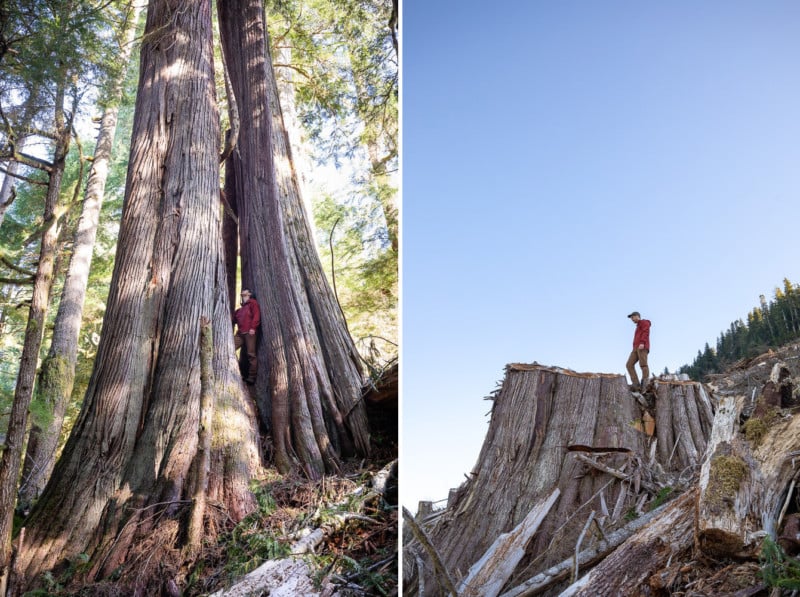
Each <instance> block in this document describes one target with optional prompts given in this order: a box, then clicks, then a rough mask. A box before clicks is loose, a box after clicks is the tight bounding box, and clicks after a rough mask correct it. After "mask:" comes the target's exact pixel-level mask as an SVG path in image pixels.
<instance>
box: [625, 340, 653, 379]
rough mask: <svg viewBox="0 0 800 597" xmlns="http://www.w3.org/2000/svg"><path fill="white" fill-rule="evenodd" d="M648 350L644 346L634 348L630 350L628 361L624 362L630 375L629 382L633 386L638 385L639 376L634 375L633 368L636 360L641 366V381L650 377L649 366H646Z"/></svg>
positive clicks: (634, 370)
mask: <svg viewBox="0 0 800 597" xmlns="http://www.w3.org/2000/svg"><path fill="white" fill-rule="evenodd" d="M649 352H650V351H649V350H647V349H646V348H642V349H637V348H634V349H633V351H632V352H631V356H629V357H628V362H627V363H625V367H627V369H628V375H630V376H631V383H632V384H633V385H635V386H638V385H639V378H638V377H636V369H635V368H634V365H635V364H636V363H637V362H638V363H639V366H640V367H641V368H642V381H647V380H648V379H650V367H648V366H647V354H648V353H649Z"/></svg>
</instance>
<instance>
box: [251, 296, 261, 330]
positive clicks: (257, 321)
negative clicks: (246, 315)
mask: <svg viewBox="0 0 800 597" xmlns="http://www.w3.org/2000/svg"><path fill="white" fill-rule="evenodd" d="M250 302H251V303H253V306H252V307H250V311H251V315H252V316H253V327H252V328H250V333H251V334H255V333H256V330H257V329H258V326H260V325H261V309H260V308H259V306H258V302H257V301H256V300H255V299H250Z"/></svg>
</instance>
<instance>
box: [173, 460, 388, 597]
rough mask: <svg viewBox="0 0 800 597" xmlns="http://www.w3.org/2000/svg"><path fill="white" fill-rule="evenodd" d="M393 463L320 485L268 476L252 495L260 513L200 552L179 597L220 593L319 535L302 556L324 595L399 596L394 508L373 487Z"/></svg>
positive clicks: (350, 470)
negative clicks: (181, 595) (312, 536)
mask: <svg viewBox="0 0 800 597" xmlns="http://www.w3.org/2000/svg"><path fill="white" fill-rule="evenodd" d="M384 456H386V455H384ZM391 463H392V460H391V459H387V458H385V457H384V458H380V459H373V460H371V461H369V462H365V461H350V462H346V463H344V466H343V469H342V473H341V475H340V476H335V477H325V478H324V479H323V480H322V481H319V482H312V481H308V480H307V479H302V478H299V477H286V476H280V475H278V474H277V473H273V474H271V475H269V476H268V477H267V478H265V479H264V480H263V481H261V482H259V483H258V485H257V487H256V490H255V491H256V496H257V497H258V502H259V510H258V511H257V512H255V513H253V514H251V515H250V516H248V517H247V518H246V519H245V520H244V521H242V522H241V523H239V524H238V525H237V526H236V527H234V529H233V530H232V531H231V532H229V533H226V534H224V535H223V536H222V537H221V539H220V541H219V542H217V543H216V544H215V545H213V546H209V547H208V548H207V549H206V550H205V551H204V553H203V555H202V557H201V558H200V559H199V560H198V562H197V564H196V565H195V567H194V569H193V570H192V571H190V572H189V574H188V576H187V579H186V580H187V584H186V589H185V590H184V592H183V595H208V594H210V593H214V592H215V591H218V590H220V589H224V588H225V587H228V586H230V585H232V584H234V583H235V582H236V581H237V579H239V578H241V577H243V576H244V575H246V574H247V573H249V572H251V571H252V570H254V569H256V568H257V567H258V566H260V565H261V564H263V563H264V562H265V561H267V560H275V559H280V558H285V557H288V556H289V554H290V553H291V552H292V551H293V549H292V548H293V547H296V546H297V545H298V542H299V541H303V539H302V537H303V536H306V537H309V536H310V534H309V531H313V530H317V529H320V530H319V531H317V533H316V535H315V536H316V537H317V538H318V539H321V541H320V542H319V543H318V544H317V545H315V546H314V547H313V548H311V549H309V553H306V554H304V555H303V556H301V557H302V558H303V559H304V560H305V562H306V563H307V564H308V567H309V569H310V571H311V577H312V581H313V583H314V585H315V586H316V587H319V588H320V591H321V592H325V591H323V589H325V590H326V591H327V593H329V594H330V593H331V592H335V594H336V595H353V596H358V595H387V596H389V595H397V594H398V580H397V579H398V568H397V567H398V557H397V554H398V524H397V504H396V503H394V504H391V503H389V502H387V500H386V499H385V497H384V496H383V495H381V494H379V493H377V492H375V491H373V490H372V489H371V485H372V481H373V479H374V478H375V476H376V475H379V473H380V471H381V470H383V469H385V468H386V467H387V465H390V464H391ZM390 501H395V502H396V500H390ZM306 542H308V540H306ZM294 551H296V550H294Z"/></svg>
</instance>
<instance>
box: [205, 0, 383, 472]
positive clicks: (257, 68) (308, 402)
mask: <svg viewBox="0 0 800 597" xmlns="http://www.w3.org/2000/svg"><path fill="white" fill-rule="evenodd" d="M218 14H219V16H220V35H221V39H222V45H223V51H224V53H225V57H226V64H227V65H228V68H229V72H230V79H231V86H232V88H233V92H234V94H235V96H236V102H237V106H238V109H239V111H240V113H241V114H248V115H249V117H248V118H243V119H242V120H241V127H240V130H239V137H238V143H237V151H235V152H234V153H233V154H232V155H231V156H230V158H228V163H227V168H228V169H229V170H230V171H231V174H230V176H231V179H230V180H232V181H233V187H234V189H233V190H232V194H233V195H234V196H235V201H236V205H237V209H238V214H239V239H240V247H241V255H242V285H243V286H245V287H248V288H250V289H251V290H253V291H254V292H255V294H256V296H257V298H258V300H259V302H260V305H261V307H262V331H263V340H262V341H261V342H260V350H259V353H260V356H259V359H260V364H261V366H262V367H263V369H262V370H264V371H268V377H267V376H265V375H263V374H262V375H260V376H259V378H258V380H257V383H256V394H257V396H259V398H258V400H259V405H260V408H261V410H262V413H264V414H262V420H263V421H265V422H268V423H269V425H270V426H271V431H272V436H273V441H274V450H275V462H276V465H277V467H278V469H279V470H281V471H282V472H288V471H289V470H292V469H293V468H295V467H298V466H299V467H300V468H302V470H303V471H304V472H305V474H306V475H308V476H309V477H311V478H317V477H319V476H321V475H322V474H324V473H325V472H326V471H328V472H330V471H334V470H336V468H337V467H338V462H337V461H338V458H337V456H338V455H337V450H336V447H337V445H335V444H338V445H341V444H342V443H344V441H342V442H338V441H337V440H338V439H339V438H347V437H348V434H349V433H351V431H350V430H349V429H348V428H347V427H346V426H345V425H344V417H345V415H349V414H350V412H351V411H353V410H355V408H356V407H358V408H360V409H361V410H360V412H361V413H363V405H360V406H359V403H360V393H359V392H356V393H355V395H354V392H353V391H352V387H351V388H349V389H347V391H346V393H345V392H343V393H341V394H340V395H339V396H338V397H337V396H336V390H338V388H337V389H333V388H332V386H331V381H330V379H331V376H330V375H329V373H328V369H329V367H328V365H327V364H326V362H325V357H324V356H323V353H322V349H321V346H320V341H319V339H318V338H319V335H318V334H319V332H318V329H322V328H317V327H315V326H316V325H318V324H317V322H316V320H315V316H316V315H317V313H313V312H312V311H311V309H310V307H309V304H310V302H311V300H310V299H309V297H308V296H306V293H308V294H309V295H313V294H314V293H315V292H316V289H314V288H309V287H307V286H306V284H305V278H304V276H303V274H302V273H301V272H303V271H305V267H304V265H305V264H302V263H300V260H299V259H298V257H297V255H296V254H295V253H294V247H293V245H292V238H293V237H292V234H291V232H290V231H289V225H288V224H287V215H286V212H285V211H284V209H283V206H282V204H281V201H282V199H281V197H282V194H281V190H280V188H281V182H284V181H285V180H284V179H283V178H282V177H281V178H280V179H279V176H278V174H277V171H278V168H279V167H286V165H285V164H282V163H281V164H278V162H283V160H284V159H288V157H289V156H288V153H286V154H281V155H279V154H277V153H276V146H275V137H276V134H277V133H276V129H275V119H276V113H275V109H274V108H273V106H272V105H271V104H270V87H271V86H272V85H274V75H273V73H272V69H271V68H270V65H269V62H268V60H267V56H268V54H267V47H268V44H267V34H266V27H265V17H264V9H263V6H262V3H261V2H258V1H257V0H219V1H218ZM273 93H274V92H273ZM312 254H313V253H312ZM337 323H338V322H337ZM330 341H331V342H337V341H338V342H341V338H333V337H332V338H331V340H330ZM340 365H342V363H337V364H336V365H334V366H335V367H338V366H340ZM349 366H350V369H349V370H350V371H352V370H353V366H352V364H351V365H349ZM347 370H348V369H343V371H347ZM357 378H358V379H359V382H360V375H359V377H357ZM351 386H352V384H351ZM358 386H359V390H360V383H359V384H358ZM337 399H338V400H341V402H342V403H344V404H346V405H347V406H346V408H347V410H346V411H345V412H344V413H343V412H342V408H341V407H340V406H339V403H338V402H337ZM266 412H269V415H266V414H265V413H266ZM354 420H355V419H354ZM364 421H366V417H365V416H364ZM354 427H357V426H354ZM329 429H330V430H331V431H332V432H333V435H331V434H329ZM332 437H333V440H332ZM367 438H368V435H367V434H366V428H365V427H364V429H363V432H362V430H361V429H359V433H358V439H357V441H356V444H357V447H358V448H359V449H361V451H363V452H366V450H367V449H368V439H367ZM350 441H352V440H350Z"/></svg>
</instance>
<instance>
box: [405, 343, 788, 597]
mask: <svg viewBox="0 0 800 597" xmlns="http://www.w3.org/2000/svg"><path fill="white" fill-rule="evenodd" d="M798 354H800V351H796V352H786V351H784V352H774V353H771V354H770V355H768V356H765V358H764V359H761V360H757V361H753V362H751V363H750V364H751V366H752V367H756V370H755V371H753V372H751V373H750V374H748V373H747V369H746V368H744V369H743V368H741V365H740V368H738V369H736V370H735V372H734V374H733V375H732V377H731V378H725V377H721V376H717V377H716V378H715V379H714V380H713V383H712V384H709V385H703V384H700V383H697V382H691V381H679V380H677V379H674V378H667V377H666V376H663V377H662V378H660V379H657V380H655V381H654V382H653V383H651V385H650V388H649V390H648V391H647V392H646V393H645V394H644V395H638V394H633V393H631V392H630V391H629V389H628V386H627V385H626V381H625V378H624V377H623V376H622V375H617V374H602V373H577V372H574V371H571V370H568V369H562V368H556V367H546V366H542V365H539V364H537V363H534V364H532V365H525V364H512V365H509V366H508V367H507V368H506V376H505V379H504V381H503V384H502V387H501V388H500V390H499V392H498V393H497V394H496V395H495V396H494V397H493V400H494V404H493V407H492V413H491V422H490V425H489V431H488V433H487V436H486V439H485V441H484V445H483V448H482V450H481V453H480V456H479V458H478V461H477V463H476V465H475V467H474V469H473V470H472V472H471V473H470V475H469V476H468V480H467V481H466V482H465V483H464V484H463V485H462V486H461V487H459V488H458V489H457V490H452V491H451V492H450V497H449V499H448V503H447V507H446V508H445V509H443V510H439V511H432V512H431V511H430V510H426V509H425V508H421V509H420V512H419V513H418V514H417V516H416V518H414V517H412V516H411V514H410V513H408V512H404V518H405V521H406V526H407V529H406V532H405V534H404V536H405V537H406V541H405V545H404V559H403V563H404V566H403V567H404V571H403V574H404V587H405V589H404V594H405V595H447V594H457V595H459V596H467V595H476V596H477V595H481V596H489V597H491V596H494V595H502V596H503V597H518V596H521V595H539V594H542V595H557V594H563V595H587V596H588V595H623V594H624V595H668V594H673V593H674V592H676V591H683V592H684V594H693V595H704V594H707V595H712V594H724V593H725V592H730V593H736V592H737V591H751V592H743V593H741V595H745V594H747V595H755V594H756V592H757V591H758V590H761V589H763V588H764V587H765V585H764V581H763V580H762V578H761V576H760V575H759V569H760V565H761V564H760V563H759V556H760V555H761V549H762V546H763V545H764V539H765V538H771V539H773V540H776V541H777V540H778V539H780V541H781V542H780V545H782V546H784V545H785V546H787V547H790V548H791V549H793V550H794V552H797V551H800V534H799V532H798V529H800V515H798V514H797V509H798V508H797V505H796V501H797V496H795V491H794V489H795V479H796V477H797V474H798V471H800V417H795V416H794V414H795V408H796V405H797V403H798V401H797V392H796V391H795V388H796V383H795V382H794V380H795V379H800V359H798V358H797V355H798ZM784 520H786V521H787V525H786V527H787V528H786V529H784V528H783V527H784V524H783V521H784ZM789 525H794V526H793V527H790V526H789ZM795 527H797V528H795ZM792 528H795V531H794V532H793V531H792V530H791V529H792ZM412 530H413V532H412ZM799 580H800V579H799ZM445 587H449V588H445ZM752 591H756V592H752Z"/></svg>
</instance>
